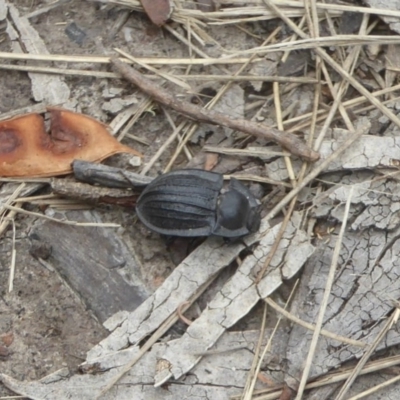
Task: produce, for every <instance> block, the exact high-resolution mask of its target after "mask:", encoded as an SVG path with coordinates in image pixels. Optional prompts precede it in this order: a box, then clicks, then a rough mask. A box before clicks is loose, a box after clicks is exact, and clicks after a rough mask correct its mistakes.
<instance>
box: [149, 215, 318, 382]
mask: <svg viewBox="0 0 400 400" xmlns="http://www.w3.org/2000/svg"><path fill="white" fill-rule="evenodd" d="M297 220H298V214H297V213H295V215H294V218H293V220H292V221H291V222H290V223H289V224H288V227H287V229H286V232H285V236H284V238H283V240H281V241H280V245H279V248H278V250H277V252H276V254H275V256H274V258H273V259H272V261H271V265H270V268H269V269H268V271H267V273H266V275H265V277H264V278H263V279H262V281H261V282H260V284H259V287H257V286H256V285H255V283H254V280H255V274H254V271H258V270H260V269H261V268H262V266H263V265H264V261H265V258H266V257H267V255H268V253H269V251H270V249H271V247H272V245H273V244H274V242H275V240H276V235H277V233H278V231H279V229H280V224H278V225H276V226H275V227H274V228H272V229H271V230H270V231H269V232H267V234H266V235H265V236H264V237H263V238H262V239H261V241H260V243H259V244H258V246H257V248H256V249H255V250H254V253H253V254H252V255H250V256H248V257H247V258H246V259H245V260H244V261H243V263H242V264H241V266H240V267H239V268H238V270H237V271H236V273H235V275H234V276H233V277H232V278H231V279H230V280H229V281H228V282H227V283H226V284H225V285H224V286H223V287H222V288H221V290H220V291H219V293H218V294H217V295H216V296H215V297H214V299H213V300H212V301H211V302H210V303H209V305H208V307H207V308H206V309H205V310H204V311H203V312H202V314H201V316H200V317H199V318H197V319H196V320H195V321H194V322H193V323H192V324H191V325H190V326H189V327H188V329H187V331H186V332H185V334H184V335H183V336H182V338H181V339H180V340H178V341H176V342H174V344H173V345H171V346H169V347H168V350H167V351H166V353H165V354H164V355H163V356H162V358H163V359H164V360H167V361H168V363H169V364H170V365H169V367H168V369H166V370H163V371H160V373H159V374H158V375H157V377H156V385H159V384H161V383H163V382H164V381H165V380H167V379H169V378H170V377H171V376H174V378H175V379H179V378H180V377H181V376H182V375H183V374H186V373H187V372H188V371H189V370H190V369H192V368H193V367H194V366H195V365H196V364H197V363H198V362H199V360H200V358H201V357H199V356H198V353H203V352H205V351H207V350H208V349H210V348H211V347H212V346H213V345H214V343H215V342H216V341H217V340H218V338H219V337H220V336H221V335H222V334H223V333H224V332H225V330H226V329H228V328H230V327H231V326H232V325H233V324H235V323H236V322H237V321H238V320H239V319H240V318H242V317H244V316H245V315H246V314H247V313H248V312H249V311H250V310H251V309H252V308H253V307H254V305H255V304H256V303H257V302H258V300H259V299H260V296H261V297H267V296H269V295H270V294H271V293H272V292H273V291H275V290H276V289H277V288H278V287H279V286H280V285H281V284H282V282H283V279H290V278H291V277H292V276H293V275H294V274H295V273H296V272H298V271H299V270H300V268H301V267H302V266H303V263H304V262H305V261H306V260H307V258H308V257H309V256H310V255H311V254H312V252H313V246H312V245H311V244H310V242H309V239H308V238H307V235H306V234H305V233H304V232H302V231H300V230H297V229H296V224H295V223H296V222H297ZM281 266H283V267H281Z"/></svg>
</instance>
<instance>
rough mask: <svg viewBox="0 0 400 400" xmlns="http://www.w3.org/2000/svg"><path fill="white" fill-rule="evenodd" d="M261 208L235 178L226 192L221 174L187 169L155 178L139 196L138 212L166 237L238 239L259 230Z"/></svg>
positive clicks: (152, 227) (144, 220)
mask: <svg viewBox="0 0 400 400" xmlns="http://www.w3.org/2000/svg"><path fill="white" fill-rule="evenodd" d="M259 205H260V203H259V201H258V200H257V199H256V198H255V197H254V196H253V194H252V193H251V192H250V191H249V189H248V188H247V187H246V186H244V185H242V184H241V183H240V182H239V181H237V180H236V179H231V181H230V184H229V186H228V188H227V190H225V189H223V177H222V175H221V174H218V173H215V172H209V171H203V170H200V169H184V170H177V171H173V172H169V173H166V174H164V175H161V176H159V177H158V178H156V179H154V180H153V181H152V182H151V183H150V184H149V185H148V186H147V187H146V188H145V189H144V191H143V192H142V194H141V195H140V197H139V199H138V201H137V204H136V213H137V215H138V217H139V219H140V220H141V221H142V222H143V224H144V225H146V226H147V227H148V228H149V229H151V230H153V231H155V232H157V233H160V234H163V235H168V236H183V237H194V236H209V235H216V236H223V237H226V238H236V237H240V236H244V235H247V234H249V233H253V232H256V231H257V230H258V229H259V227H260V210H259V209H260V207H259Z"/></svg>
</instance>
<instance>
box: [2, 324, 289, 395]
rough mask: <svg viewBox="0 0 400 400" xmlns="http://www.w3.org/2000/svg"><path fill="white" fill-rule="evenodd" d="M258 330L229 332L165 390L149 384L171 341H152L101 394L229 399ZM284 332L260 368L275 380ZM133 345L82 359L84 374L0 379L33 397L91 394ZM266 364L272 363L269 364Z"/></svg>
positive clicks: (245, 366) (279, 372)
mask: <svg viewBox="0 0 400 400" xmlns="http://www.w3.org/2000/svg"><path fill="white" fill-rule="evenodd" d="M271 332H272V330H267V331H266V335H265V338H264V341H263V344H264V345H265V344H266V342H267V341H268V339H269V337H270V335H271ZM258 336H259V332H258V331H249V332H233V333H227V334H226V335H224V337H223V338H221V339H220V340H219V341H218V343H217V344H216V346H215V348H214V349H213V350H216V352H218V351H222V352H221V353H217V354H214V355H208V356H207V357H205V358H204V359H203V360H202V361H201V362H200V363H199V364H198V365H197V367H196V369H195V370H194V371H193V373H192V375H190V376H189V377H186V378H185V379H184V380H181V381H179V382H173V383H171V384H169V385H168V389H167V390H166V389H163V388H154V387H153V385H154V378H153V374H154V371H155V369H156V368H157V365H158V363H159V358H160V356H161V355H162V354H163V353H164V352H165V349H166V348H167V347H168V346H169V345H170V344H171V342H169V343H158V344H155V345H154V346H153V347H152V349H151V351H149V352H147V353H146V354H145V355H144V356H143V357H142V358H141V360H140V361H139V362H138V363H137V364H136V365H135V366H134V367H133V368H132V370H131V371H130V372H129V373H128V374H126V375H125V376H124V377H123V378H122V379H121V381H120V382H119V384H118V385H117V386H115V387H114V388H113V389H111V390H110V391H109V392H107V393H106V394H105V395H104V396H102V397H101V398H102V400H114V399H118V400H125V399H126V400H128V399H129V400H130V399H135V400H136V399H138V400H161V399H171V400H172V399H183V400H186V399H187V400H189V399H190V400H192V399H196V398H198V397H201V398H208V399H213V400H228V399H230V396H234V395H238V394H240V393H241V392H242V390H243V387H244V385H245V382H246V378H247V374H248V371H249V368H250V366H251V363H252V361H253V356H254V355H253V352H254V349H255V347H256V345H257V341H258ZM287 337H288V334H287V332H285V331H284V330H279V331H278V332H277V333H276V334H275V335H274V338H273V340H272V346H271V351H270V352H269V353H268V354H267V356H266V360H265V362H264V364H263V365H264V366H263V368H262V371H263V372H264V373H266V374H268V375H269V376H270V377H271V378H272V379H273V380H275V381H277V382H280V381H281V380H282V379H283V372H282V371H283V366H282V365H280V362H281V361H280V360H281V355H282V354H284V351H285V348H286V343H287ZM235 349H236V350H235ZM136 351H138V348H137V347H136V346H135V347H131V348H129V349H126V350H122V351H119V352H117V353H114V354H110V355H108V356H107V357H105V358H103V359H101V360H98V361H97V362H96V364H94V365H90V364H83V365H82V369H83V370H87V371H88V373H87V374H75V375H73V376H70V375H69V373H68V370H66V369H63V370H60V371H57V372H55V373H53V374H51V375H48V376H47V377H45V378H43V379H41V380H40V381H33V382H20V381H17V380H15V379H12V378H11V377H9V376H7V375H4V374H0V380H1V381H2V382H3V383H4V384H5V385H6V386H7V387H8V388H10V389H11V390H14V391H15V392H17V393H19V394H22V395H24V396H27V397H29V398H31V399H33V400H37V399H40V400H52V399H55V398H57V399H66V398H68V399H70V400H93V399H95V398H96V396H98V395H99V393H100V391H101V389H102V388H103V387H104V385H105V384H107V382H109V380H110V379H111V378H112V377H113V376H114V375H115V374H117V373H118V371H119V370H120V368H122V366H123V365H124V364H125V363H126V362H128V361H129V360H130V359H131V358H132V356H133V354H134V353H135V352H136ZM277 360H278V361H277ZM269 365H271V367H272V368H271V369H268V366H269ZM91 372H92V373H91ZM259 387H261V386H259ZM256 388H257V387H256Z"/></svg>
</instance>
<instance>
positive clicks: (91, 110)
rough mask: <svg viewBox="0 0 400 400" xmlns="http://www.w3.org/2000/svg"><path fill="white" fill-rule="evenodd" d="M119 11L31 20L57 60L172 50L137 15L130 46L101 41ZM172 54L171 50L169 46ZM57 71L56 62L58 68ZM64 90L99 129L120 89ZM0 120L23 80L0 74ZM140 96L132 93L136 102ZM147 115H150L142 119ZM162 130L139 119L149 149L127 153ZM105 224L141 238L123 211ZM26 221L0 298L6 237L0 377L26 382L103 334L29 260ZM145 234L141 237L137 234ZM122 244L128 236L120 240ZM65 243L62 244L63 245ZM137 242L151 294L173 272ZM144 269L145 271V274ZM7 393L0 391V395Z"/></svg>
mask: <svg viewBox="0 0 400 400" xmlns="http://www.w3.org/2000/svg"><path fill="white" fill-rule="evenodd" d="M47 3H49V2H46V1H36V0H35V1H33V2H32V1H30V0H28V1H19V0H18V1H15V2H14V4H15V5H16V6H17V7H18V9H19V10H20V12H21V14H24V13H27V12H31V11H33V10H35V9H37V8H40V7H41V6H45V5H47ZM119 12H120V10H119V9H111V10H110V9H103V7H102V5H101V4H99V3H95V2H93V3H91V2H83V5H82V2H81V1H71V2H69V3H68V4H67V5H65V6H60V7H57V8H56V9H54V10H51V11H49V12H48V13H45V14H43V15H41V16H39V17H37V18H33V19H32V20H31V23H32V26H33V27H34V28H35V29H37V31H38V32H39V34H40V36H41V38H42V39H43V40H44V41H45V43H46V46H47V48H48V50H49V52H50V53H64V54H82V55H85V54H98V55H101V54H107V53H108V52H110V51H111V49H112V48H113V47H119V46H121V47H123V48H125V49H126V50H129V51H133V52H135V50H136V49H137V48H139V45H138V44H139V43H140V52H141V54H142V55H147V54H148V55H157V53H156V52H157V51H160V47H164V46H165V47H168V51H169V52H173V51H175V49H174V44H173V42H172V43H170V44H169V45H168V46H166V43H165V41H166V39H165V37H164V36H163V35H162V33H161V31H159V30H157V29H156V30H155V31H154V32H153V31H152V28H151V25H150V23H149V22H148V20H147V19H146V17H145V16H144V15H142V14H138V13H133V14H132V15H131V16H130V18H129V21H128V23H127V26H128V27H129V28H130V29H131V30H132V37H133V41H132V42H131V43H127V42H126V41H125V40H124V37H123V34H122V33H121V32H120V33H119V34H118V35H117V36H116V37H115V38H112V39H110V38H108V37H107V32H108V30H109V29H108V27H110V26H111V25H112V24H113V22H114V21H115V19H116V18H117V17H118V15H119ZM59 22H63V23H64V22H66V23H71V22H74V23H75V24H76V25H78V26H79V27H80V28H81V29H82V30H83V31H84V32H85V33H86V37H85V39H84V41H83V43H82V44H77V43H75V42H73V41H71V40H70V39H69V38H68V36H67V35H66V34H65V24H62V25H57V23H59ZM175 48H176V46H175ZM0 51H10V43H9V41H8V40H4V41H3V42H2V43H1V44H0ZM60 64H62V63H60ZM66 82H67V84H68V86H69V87H70V89H71V101H73V102H74V103H76V104H77V106H78V109H79V110H80V111H81V112H83V113H87V114H89V115H91V116H93V117H95V118H98V119H100V120H102V121H104V122H109V121H110V118H111V117H112V116H111V115H109V114H108V113H106V112H104V111H103V110H102V103H103V101H104V100H103V97H102V96H103V90H104V89H105V88H106V87H108V86H112V87H115V88H118V87H122V86H124V87H125V86H126V85H125V84H123V83H122V82H121V81H118V80H114V81H107V80H104V79H93V78H82V77H79V78H76V77H67V78H66ZM0 93H1V95H0V115H1V113H6V112H9V111H13V110H16V109H19V108H22V107H26V106H29V105H33V104H34V102H33V101H32V94H31V82H30V80H29V78H28V76H27V74H26V73H23V72H12V71H1V72H0ZM137 96H138V97H140V94H138V95H137ZM149 116H150V114H149ZM164 126H165V123H164V122H163V121H162V118H154V117H150V118H146V117H145V118H143V121H140V122H139V126H138V127H137V128H136V129H135V130H136V131H137V132H139V133H136V134H137V135H138V136H141V137H143V138H145V139H147V140H148V141H149V142H150V143H152V145H151V146H150V148H145V147H144V146H142V145H140V144H138V143H135V144H134V146H135V148H137V149H138V150H140V151H143V152H144V153H145V154H147V155H149V156H150V155H151V154H152V152H153V150H152V146H154V147H155V148H156V147H157V146H158V145H159V143H160V142H161V141H162V140H163V129H164ZM99 212H100V213H101V214H104V215H105V220H113V221H115V220H121V218H123V221H124V222H123V226H124V228H126V230H127V231H128V233H132V229H133V230H134V232H133V235H134V236H133V238H134V237H135V236H136V237H139V238H140V237H141V236H142V232H141V231H140V229H139V230H138V229H137V228H132V227H131V225H133V215H132V212H131V211H129V210H127V211H123V215H122V214H121V210H118V211H115V210H113V209H112V208H111V209H110V208H109V209H103V210H102V209H101V208H100V209H99ZM32 224H33V219H32V218H31V217H25V216H19V217H18V218H17V219H16V223H15V228H16V274H15V279H14V289H13V291H12V292H11V293H9V292H8V280H9V265H10V259H11V258H10V257H11V249H12V245H11V243H12V235H13V233H12V230H10V229H9V230H8V231H7V232H6V234H5V235H3V236H2V238H1V242H0V276H1V278H0V336H2V335H8V334H11V335H12V337H13V342H12V345H11V346H10V347H9V351H8V352H7V354H4V356H2V354H0V368H1V371H2V372H4V373H7V374H9V375H12V376H14V377H15V378H17V379H21V380H34V379H38V378H41V377H43V376H45V375H47V374H49V373H50V372H54V371H56V370H58V369H60V368H62V367H63V366H68V367H70V368H71V369H72V370H74V369H76V367H77V365H79V364H80V363H81V362H82V361H83V360H84V359H85V353H86V352H87V351H88V350H89V349H90V348H91V347H93V346H94V345H95V344H96V343H98V342H99V341H100V340H101V339H103V338H104V337H105V336H106V335H107V331H106V330H105V329H104V328H103V327H102V325H101V324H100V323H99V321H98V320H97V319H96V318H95V316H94V315H93V313H91V312H90V311H88V310H87V309H85V305H84V304H83V303H82V302H81V301H80V299H79V297H78V296H76V295H75V294H74V293H73V292H72V291H71V290H70V289H69V288H68V287H66V286H65V284H64V283H63V280H62V279H61V278H60V277H59V275H58V274H57V273H56V272H55V271H54V270H49V269H48V268H46V266H44V265H43V264H41V263H40V262H38V261H37V260H36V259H35V258H34V257H32V256H31V255H30V252H29V249H30V246H31V241H30V239H29V233H30V229H31V227H32ZM144 233H146V232H144ZM126 236H127V237H129V235H128V234H126ZM66 240H68V239H67V238H66ZM140 242H141V240H140V239H139V240H137V241H136V240H135V239H133V247H136V248H138V249H140V250H139V251H138V253H139V255H140V256H141V257H142V260H143V268H144V272H143V275H144V280H145V281H147V287H148V289H149V290H154V288H156V287H157V286H158V285H159V284H160V283H161V282H162V280H163V277H165V276H166V275H167V274H168V271H169V270H170V269H171V268H173V264H172V262H171V261H170V259H169V257H168V256H165V255H164V253H165V245H164V243H163V241H162V240H161V239H160V238H159V237H158V236H157V235H154V236H152V235H150V236H149V234H148V233H147V238H146V243H147V245H141V244H140V245H138V243H140ZM146 269H147V270H146ZM10 394H11V393H10V392H9V391H8V390H6V389H5V388H4V387H2V386H1V387H0V395H1V396H6V395H10Z"/></svg>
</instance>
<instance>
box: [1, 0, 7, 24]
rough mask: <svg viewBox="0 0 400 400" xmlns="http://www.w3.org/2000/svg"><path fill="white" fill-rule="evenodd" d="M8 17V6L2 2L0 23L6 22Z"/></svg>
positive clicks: (2, 0)
mask: <svg viewBox="0 0 400 400" xmlns="http://www.w3.org/2000/svg"><path fill="white" fill-rule="evenodd" d="M6 17H7V4H6V3H5V1H4V0H0V21H4V20H5V19H6Z"/></svg>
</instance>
